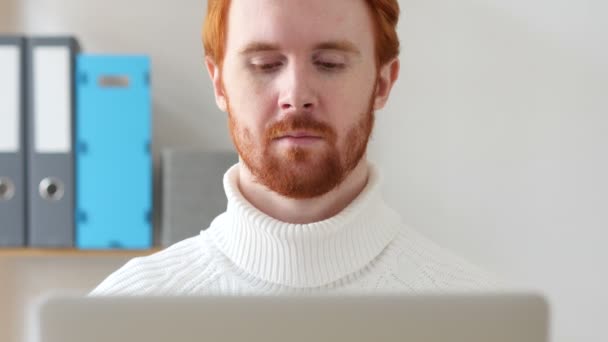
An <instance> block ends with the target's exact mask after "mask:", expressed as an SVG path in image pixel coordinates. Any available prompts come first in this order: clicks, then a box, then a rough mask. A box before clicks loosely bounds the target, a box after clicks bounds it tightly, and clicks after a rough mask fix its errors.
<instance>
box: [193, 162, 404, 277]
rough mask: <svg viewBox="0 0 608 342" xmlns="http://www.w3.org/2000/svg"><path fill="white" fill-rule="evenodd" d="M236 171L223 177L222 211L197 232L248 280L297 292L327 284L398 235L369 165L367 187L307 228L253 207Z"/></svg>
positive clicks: (396, 224) (377, 177)
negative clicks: (256, 280)
mask: <svg viewBox="0 0 608 342" xmlns="http://www.w3.org/2000/svg"><path fill="white" fill-rule="evenodd" d="M238 167H239V166H238V164H236V165H234V166H232V167H231V168H230V169H229V170H228V171H227V172H226V174H225V175H224V190H225V192H226V197H227V198H228V207H227V209H226V212H225V213H223V214H222V215H220V216H218V217H217V218H216V219H215V220H214V221H213V222H212V223H211V226H210V227H209V229H207V230H206V231H203V232H202V234H209V236H210V237H211V239H212V240H213V241H214V243H215V245H216V246H217V248H218V249H219V250H220V251H221V252H222V253H223V254H225V255H226V256H227V257H228V258H229V259H230V260H231V261H232V262H234V263H235V264H236V266H237V267H238V268H239V269H241V270H242V271H244V272H246V273H248V274H249V275H251V276H253V277H256V278H259V279H262V280H264V281H267V282H270V283H274V284H280V285H286V286H291V287H297V288H304V287H317V286H321V285H326V284H328V283H331V282H333V281H336V280H338V279H340V278H342V277H344V276H347V275H350V274H352V273H355V272H357V271H359V270H361V269H362V268H364V267H365V266H366V265H367V264H369V263H370V262H371V261H372V260H373V259H374V258H376V257H377V256H378V255H379V254H380V253H381V252H382V250H384V248H385V247H386V246H387V245H388V244H389V243H390V242H391V241H392V240H393V239H394V237H395V236H396V234H397V231H398V229H399V225H400V219H399V216H398V215H397V214H396V213H395V212H394V211H393V210H391V209H390V208H388V207H387V206H386V205H385V204H384V201H383V200H382V198H381V194H380V175H379V174H378V170H377V169H376V167H375V166H374V165H373V164H371V163H370V164H369V176H368V181H367V185H366V186H365V188H364V189H363V191H362V192H361V193H360V194H359V195H358V196H357V197H356V198H355V199H354V200H353V201H352V202H351V203H350V204H349V205H348V206H347V207H346V208H345V209H344V210H342V211H341V212H340V213H338V214H337V215H335V216H334V217H331V218H329V219H326V220H323V221H319V222H314V223H309V224H291V223H286V222H281V221H279V220H276V219H274V218H272V217H270V216H268V215H266V214H265V213H263V212H261V211H260V210H258V209H257V208H255V207H254V206H253V205H252V204H251V203H249V202H248V201H247V200H246V199H245V198H244V197H243V195H242V194H241V192H240V191H239V187H238V175H239V172H238Z"/></svg>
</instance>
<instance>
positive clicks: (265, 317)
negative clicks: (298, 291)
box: [29, 293, 549, 342]
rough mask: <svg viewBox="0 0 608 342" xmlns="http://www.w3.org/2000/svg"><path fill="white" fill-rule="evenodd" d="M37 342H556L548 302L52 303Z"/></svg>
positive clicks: (388, 298) (490, 298) (324, 298)
mask: <svg viewBox="0 0 608 342" xmlns="http://www.w3.org/2000/svg"><path fill="white" fill-rule="evenodd" d="M32 313H33V315H32V317H30V319H31V320H30V322H29V323H30V326H29V333H30V341H34V342H85V341H89V342H98V341H99V342H101V341H104V342H105V341H130V342H161V341H162V342H167V341H171V342H173V341H179V342H194V341H197V342H200V341H213V342H237V341H251V342H257V341H260V342H261V341H264V342H269V341H294V342H311V341H331V342H339V341H348V342H372V341H374V342H376V341H383V342H397V341H399V342H402V341H424V342H439V341H441V342H445V341H450V342H492V341H493V342H513V341H517V342H547V341H548V316H549V313H548V305H547V302H546V301H545V300H544V298H543V297H542V296H539V295H535V294H525V293H518V294H517V293H512V294H506V293H501V294H426V295H390V294H387V295H365V296H354V295H347V296H335V295H318V296H317V295H315V296H312V295H311V296H272V297H271V296H262V297H259V296H256V297H253V296H224V297H221V296H218V297H69V296H59V297H50V298H47V299H45V300H44V301H42V302H40V303H39V304H38V305H37V306H36V307H35V310H34V311H33V312H32Z"/></svg>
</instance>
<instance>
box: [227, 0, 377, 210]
mask: <svg viewBox="0 0 608 342" xmlns="http://www.w3.org/2000/svg"><path fill="white" fill-rule="evenodd" d="M227 34H228V38H227V42H226V43H227V44H226V52H225V58H224V63H223V68H222V70H221V77H220V80H221V88H222V92H223V93H224V97H225V104H223V105H222V104H221V100H220V101H218V102H219V103H220V107H224V108H222V109H224V110H226V111H228V113H229V122H230V132H231V135H232V138H233V141H234V143H235V145H236V148H237V150H238V151H239V154H240V156H241V158H242V160H243V162H244V163H245V165H246V166H247V167H248V168H249V170H250V171H251V173H252V174H253V176H254V177H255V178H256V181H258V182H259V183H261V184H263V185H265V186H266V187H268V188H269V189H270V190H272V191H275V192H277V193H280V194H282V195H284V196H287V197H291V198H312V197H316V196H320V195H322V194H325V193H327V192H328V191H330V190H332V189H333V188H335V187H336V186H337V185H339V184H340V183H341V182H342V181H343V180H344V179H345V178H346V176H347V175H348V173H349V172H350V171H351V170H352V169H353V168H354V167H355V166H356V165H357V164H358V163H359V162H360V160H361V158H362V157H363V156H364V154H365V150H366V146H367V142H368V138H369V135H370V134H371V130H372V126H373V110H374V96H373V95H374V92H375V87H376V81H377V70H376V65H375V53H374V36H373V26H372V19H371V16H370V14H369V9H368V8H367V6H366V4H365V2H364V1H353V0H331V1H327V0H306V1H302V0H233V1H232V4H231V7H230V11H229V18H228V32H227Z"/></svg>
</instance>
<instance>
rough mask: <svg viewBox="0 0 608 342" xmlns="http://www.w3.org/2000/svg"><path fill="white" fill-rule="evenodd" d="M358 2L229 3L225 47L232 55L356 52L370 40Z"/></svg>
mask: <svg viewBox="0 0 608 342" xmlns="http://www.w3.org/2000/svg"><path fill="white" fill-rule="evenodd" d="M367 11H368V9H367V7H366V5H365V3H364V2H363V1H362V0H331V1H327V0H306V1H302V0H233V2H232V5H231V8H230V13H229V29H228V38H229V39H228V45H229V47H230V48H231V49H232V50H233V51H235V50H237V51H238V52H243V51H244V50H246V51H253V50H275V49H287V48H288V46H286V45H289V44H293V45H297V46H298V47H306V48H309V49H323V48H336V49H338V50H344V51H348V52H354V53H356V52H358V51H359V50H360V49H362V48H367V47H366V46H362V45H366V44H367V43H368V42H366V41H365V40H366V39H367V40H369V39H373V37H372V33H371V31H372V25H371V20H370V18H369V13H368V12H367Z"/></svg>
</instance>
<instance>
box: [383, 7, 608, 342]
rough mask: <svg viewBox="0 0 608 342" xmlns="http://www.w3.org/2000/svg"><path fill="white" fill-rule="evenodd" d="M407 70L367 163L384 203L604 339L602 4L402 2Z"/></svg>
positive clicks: (568, 336)
mask: <svg viewBox="0 0 608 342" xmlns="http://www.w3.org/2000/svg"><path fill="white" fill-rule="evenodd" d="M400 3H401V5H402V7H403V9H404V11H405V16H404V17H403V21H402V24H401V26H400V34H401V38H402V41H403V55H402V74H401V79H400V80H399V82H398V84H397V86H396V89H395V95H397V96H393V99H392V101H391V102H390V104H389V106H388V107H387V108H386V110H385V111H384V112H383V113H380V114H379V115H378V116H379V120H378V126H377V131H376V138H375V141H374V145H373V155H374V157H375V159H376V160H378V161H379V163H380V164H381V165H382V167H383V168H384V170H385V174H386V178H387V182H388V183H389V184H390V186H387V187H386V194H387V196H388V198H389V202H390V203H392V204H393V205H394V206H395V207H396V208H398V209H399V211H400V212H401V213H403V214H404V215H405V216H406V217H407V220H408V221H409V222H410V223H411V224H413V225H414V226H417V227H418V228H419V229H421V230H423V231H424V232H426V233H427V234H428V235H429V236H431V237H432V238H434V239H435V240H437V241H439V242H440V243H443V244H444V245H446V246H449V247H451V248H452V249H454V250H456V251H459V252H461V254H464V255H465V256H467V257H468V258H469V259H471V260H474V261H476V262H477V263H479V264H481V265H483V266H485V267H486V268H487V269H491V270H497V271H499V272H500V273H502V274H503V275H505V276H507V277H509V278H512V279H516V280H519V281H520V282H521V283H522V284H526V285H528V286H533V287H535V288H540V289H542V290H544V291H546V293H547V294H548V295H549V296H550V299H551V302H552V304H553V306H554V309H555V311H554V314H555V316H554V325H555V329H554V332H555V334H554V336H555V337H556V339H555V340H556V341H608V332H607V331H606V330H605V324H606V322H607V320H606V317H607V316H606V313H605V310H606V307H608V294H606V290H607V289H608V266H607V265H606V263H607V262H608V249H606V248H605V247H604V246H605V244H606V242H607V241H608V177H607V175H608V96H607V95H608V94H607V92H608V64H607V61H608V25H607V23H608V21H606V19H605V15H604V14H605V13H606V11H607V10H608V3H606V2H605V1H600V0H598V1H591V0H583V1H580V0H579V1H574V0H569V1H564V0H558V1H556V0H552V1H549V0H537V1H525V0H510V1H498V0H493V1H487V0H485V1H481V0H480V1H475V0H466V1H450V0H410V1H401V2H400Z"/></svg>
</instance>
